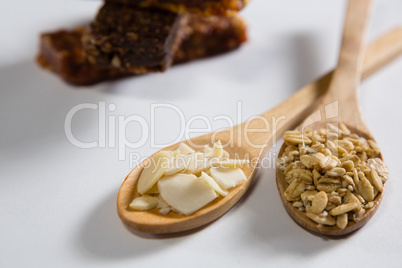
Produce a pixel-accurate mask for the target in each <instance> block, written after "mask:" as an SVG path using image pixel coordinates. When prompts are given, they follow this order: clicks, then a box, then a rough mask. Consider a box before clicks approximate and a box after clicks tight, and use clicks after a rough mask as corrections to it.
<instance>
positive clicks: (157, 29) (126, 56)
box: [83, 3, 188, 74]
mask: <svg viewBox="0 0 402 268" xmlns="http://www.w3.org/2000/svg"><path fill="white" fill-rule="evenodd" d="M187 18H188V15H187V14H175V13H172V12H169V11H162V10H152V9H141V8H137V7H131V6H126V5H115V4H112V3H106V4H105V5H104V6H103V7H102V8H101V9H100V10H99V12H98V14H97V16H96V18H95V20H94V21H93V22H92V23H91V25H90V27H89V31H88V32H87V33H86V34H85V35H84V38H83V43H84V47H85V50H86V53H87V56H88V60H89V62H90V63H91V64H93V65H97V66H98V67H99V68H105V69H107V68H113V69H120V70H121V71H124V72H131V73H133V74H141V73H147V72H160V71H164V70H166V69H167V68H168V67H169V66H170V65H171V64H172V62H173V57H174V55H175V53H176V51H177V48H178V47H179V45H180V43H181V41H182V37H183V32H182V28H183V26H184V25H185V24H186V23H187V21H188V20H187Z"/></svg>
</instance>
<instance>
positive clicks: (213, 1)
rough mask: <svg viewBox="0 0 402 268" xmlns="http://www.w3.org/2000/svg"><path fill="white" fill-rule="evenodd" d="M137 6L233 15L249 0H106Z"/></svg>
mask: <svg viewBox="0 0 402 268" xmlns="http://www.w3.org/2000/svg"><path fill="white" fill-rule="evenodd" d="M106 2H114V3H124V4H129V5H133V6H139V7H154V8H160V9H165V10H169V11H172V12H175V13H181V12H190V13H196V14H200V15H208V16H209V15H234V14H235V13H236V12H238V11H240V10H242V9H243V8H244V7H245V6H246V5H247V3H248V2H250V0H106Z"/></svg>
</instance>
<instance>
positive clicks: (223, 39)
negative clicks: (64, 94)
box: [37, 15, 247, 85]
mask: <svg viewBox="0 0 402 268" xmlns="http://www.w3.org/2000/svg"><path fill="white" fill-rule="evenodd" d="M84 32H85V29H84V28H77V29H75V30H72V31H65V30H61V31H57V32H52V33H45V34H42V35H41V37H40V47H39V55H38V58H37V60H38V63H39V64H40V65H41V66H42V67H44V68H46V69H49V70H51V71H53V72H55V73H56V74H58V75H59V76H60V77H61V78H62V79H63V80H65V81H66V82H68V83H70V84H74V85H92V84H95V83H98V82H102V81H106V80H111V79H116V78H120V77H124V76H129V75H130V76H131V75H132V74H129V73H127V72H123V71H120V70H116V69H100V68H98V67H97V66H96V65H91V64H90V63H89V62H88V61H87V57H86V54H85V51H84V50H83V47H82V43H81V38H82V35H83V33H84ZM246 39H247V35H246V25H245V23H244V21H243V20H242V19H240V18H238V17H199V16H196V15H192V16H191V17H190V20H189V24H188V25H187V26H186V27H185V36H184V39H183V42H182V44H181V46H180V48H179V49H178V51H177V52H176V55H175V58H174V62H175V63H182V62H187V61H190V60H195V59H198V58H203V57H209V56H214V55H217V54H221V53H225V52H228V51H231V50H233V49H236V48H238V47H239V46H240V45H241V44H242V43H243V42H244V41H246Z"/></svg>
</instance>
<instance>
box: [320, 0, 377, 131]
mask: <svg viewBox="0 0 402 268" xmlns="http://www.w3.org/2000/svg"><path fill="white" fill-rule="evenodd" d="M371 6H372V1H371V0H349V4H348V8H347V12H346V18H345V25H344V30H343V37H342V45H341V50H340V53H339V60H338V66H337V67H336V69H335V72H334V75H333V77H332V81H331V83H330V86H329V89H328V92H327V94H326V96H325V98H324V102H323V103H322V104H323V105H329V106H327V107H325V109H326V112H327V114H326V116H328V113H330V117H333V116H336V117H337V118H338V119H337V120H338V121H342V122H344V123H347V124H349V125H353V126H357V125H360V124H363V125H364V123H363V120H362V117H361V113H360V107H359V102H358V91H357V90H358V85H359V83H360V79H361V75H362V67H363V60H364V50H365V36H366V31H367V28H368V27H367V26H368V24H369V17H370V13H371ZM336 101H338V103H336ZM331 104H336V105H331ZM328 109H330V110H328ZM364 127H365V125H364Z"/></svg>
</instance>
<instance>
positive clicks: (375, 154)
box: [277, 124, 388, 229]
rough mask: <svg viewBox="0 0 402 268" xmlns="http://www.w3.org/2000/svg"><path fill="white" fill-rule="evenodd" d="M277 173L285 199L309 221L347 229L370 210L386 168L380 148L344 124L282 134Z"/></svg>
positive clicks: (382, 188) (378, 191) (382, 181)
mask: <svg viewBox="0 0 402 268" xmlns="http://www.w3.org/2000/svg"><path fill="white" fill-rule="evenodd" d="M283 139H284V141H285V145H286V147H285V148H284V151H283V154H282V155H281V157H280V158H279V160H278V163H277V165H278V168H279V169H280V170H281V171H282V172H283V173H284V177H285V179H286V182H287V183H288V184H289V186H288V187H287V189H286V190H285V192H284V196H285V198H286V199H287V200H288V201H289V202H291V203H292V204H293V207H295V208H298V209H299V211H302V212H305V213H306V216H307V217H308V218H310V219H311V220H312V221H314V222H316V223H317V224H321V225H328V226H335V225H336V226H337V227H338V228H340V229H344V228H346V226H347V225H348V223H349V222H351V221H353V222H357V221H359V219H360V218H361V217H362V216H363V215H364V214H365V213H366V210H369V209H370V208H372V207H373V206H374V205H375V202H377V201H376V200H375V198H376V196H377V195H378V194H379V193H381V192H383V190H384V184H385V182H386V181H387V179H388V169H387V166H386V165H385V164H384V162H383V161H382V160H381V158H380V157H381V156H380V148H379V147H378V145H377V144H376V143H375V142H374V141H373V140H370V139H369V140H367V139H365V138H363V137H360V136H359V135H357V134H353V133H351V131H350V130H349V129H348V128H347V127H346V126H345V125H344V124H339V125H335V124H328V125H327V128H326V129H325V128H323V129H320V130H318V131H316V130H310V129H309V130H306V131H303V132H301V131H298V130H295V131H287V132H286V133H285V134H284V135H283Z"/></svg>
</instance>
